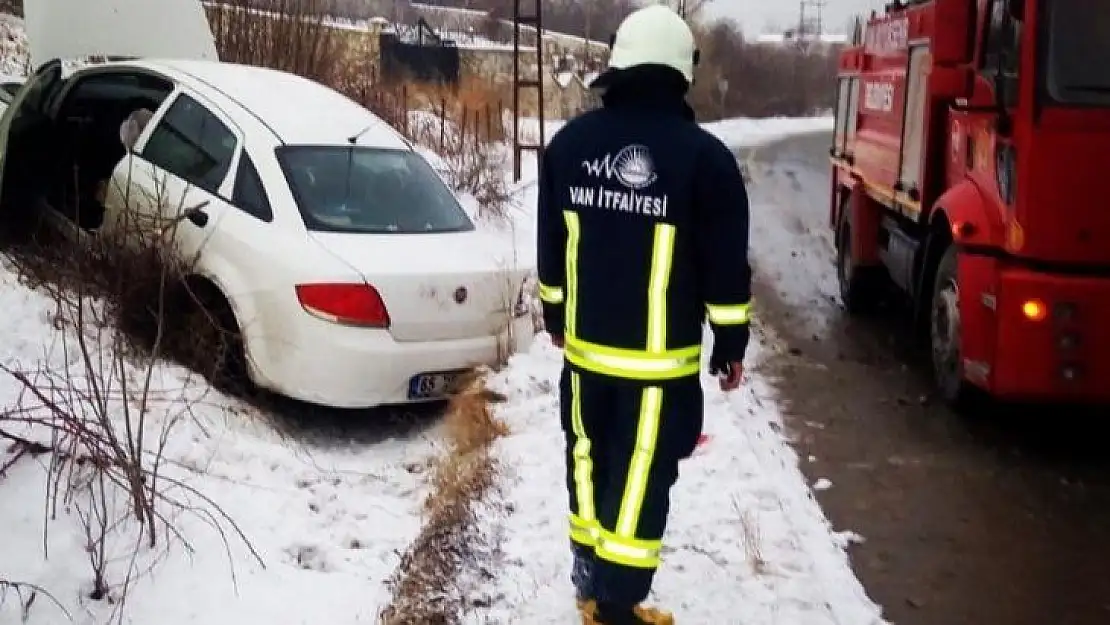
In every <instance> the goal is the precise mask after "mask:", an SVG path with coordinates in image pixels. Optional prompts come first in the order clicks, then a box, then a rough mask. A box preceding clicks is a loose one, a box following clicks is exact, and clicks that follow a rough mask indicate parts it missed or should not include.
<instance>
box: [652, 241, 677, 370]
mask: <svg viewBox="0 0 1110 625" xmlns="http://www.w3.org/2000/svg"><path fill="white" fill-rule="evenodd" d="M674 235H675V227H674V226H672V225H671V224H656V226H655V241H654V243H653V244H652V246H651V277H650V279H649V280H648V307H647V310H648V318H647V326H648V327H647V350H648V351H649V352H651V353H653V354H658V353H661V352H664V351H666V349H667V286H668V285H669V284H670V281H671V258H672V256H673V255H674Z"/></svg>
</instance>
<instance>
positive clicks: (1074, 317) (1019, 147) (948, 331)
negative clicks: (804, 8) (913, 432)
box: [829, 0, 1110, 406]
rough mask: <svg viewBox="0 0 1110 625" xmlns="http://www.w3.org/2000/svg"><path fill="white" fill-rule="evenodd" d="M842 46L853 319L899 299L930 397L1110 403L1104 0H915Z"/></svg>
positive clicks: (1108, 7)
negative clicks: (929, 366)
mask: <svg viewBox="0 0 1110 625" xmlns="http://www.w3.org/2000/svg"><path fill="white" fill-rule="evenodd" d="M861 30H862V32H861V33H860V36H858V37H857V39H856V41H855V43H854V44H853V45H852V46H850V47H848V48H846V49H845V50H844V52H843V53H842V54H841V59H840V74H839V77H838V78H839V80H838V87H837V88H838V96H839V100H838V105H837V115H836V132H835V133H834V136H835V138H834V144H833V146H832V148H831V150H830V154H831V157H832V186H831V203H830V210H829V223H830V226H831V227H832V228H834V229H835V231H836V242H837V250H838V271H837V273H838V276H839V280H840V289H841V295H842V296H843V300H844V303H845V306H846V308H847V309H848V310H849V311H850V312H852V313H856V314H858V313H864V312H872V313H873V312H875V310H876V309H877V308H878V306H877V305H878V303H879V302H880V301H882V300H883V299H884V297H885V296H886V295H889V293H891V292H892V289H891V287H892V286H893V287H894V289H893V292H895V293H904V294H906V295H908V296H909V297H908V299H909V301H910V302H911V303H912V309H913V311H914V317H915V321H916V323H915V327H916V328H917V329H918V330H920V331H921V333H922V334H923V335H924V334H926V333H927V334H928V337H929V341H930V345H931V352H932V361H933V370H934V374H935V378H936V382H937V387H938V389H939V392H940V394H941V396H942V397H943V398H944V399H945V400H946V401H947V402H949V403H950V404H953V405H957V406H958V405H960V404H961V403H963V400H964V399H966V398H967V397H968V391H971V390H974V389H980V390H983V391H986V392H987V393H988V394H989V395H990V396H993V397H995V398H997V399H1006V400H1018V401H1053V402H1056V401H1061V402H1063V401H1068V402H1070V401H1076V402H1095V403H1103V402H1106V401H1108V400H1110V195H1101V193H1102V191H1103V190H1104V188H1103V187H1101V186H1099V185H1100V184H1101V183H1102V182H1110V0H918V1H916V2H907V1H904V0H903V1H902V2H893V3H891V4H890V5H888V6H887V7H886V9H885V11H883V12H882V13H873V14H872V15H871V17H870V19H869V20H868V21H867V23H866V25H865V26H864V28H862V29H861Z"/></svg>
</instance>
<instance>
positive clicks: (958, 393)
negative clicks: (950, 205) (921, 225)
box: [929, 245, 971, 409]
mask: <svg viewBox="0 0 1110 625" xmlns="http://www.w3.org/2000/svg"><path fill="white" fill-rule="evenodd" d="M956 261H957V252H956V246H954V245H949V246H948V249H947V250H945V252H944V255H943V256H942V257H941V259H940V263H939V265H938V266H937V274H936V280H935V282H934V283H933V297H932V303H931V305H930V307H929V339H930V341H929V344H930V348H931V349H930V352H931V355H932V363H933V379H934V381H935V383H936V387H937V392H938V393H939V394H940V397H941V399H942V400H943V401H944V402H945V403H946V404H948V406H949V407H951V408H953V409H962V408H964V407H966V406H967V404H968V402H969V400H970V392H971V387H970V385H969V384H968V383H967V381H966V379H965V378H964V368H963V356H962V354H961V348H960V338H961V333H962V329H963V328H962V325H961V319H960V307H959V295H960V285H959V281H958V280H957V273H956Z"/></svg>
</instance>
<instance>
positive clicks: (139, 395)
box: [0, 198, 261, 614]
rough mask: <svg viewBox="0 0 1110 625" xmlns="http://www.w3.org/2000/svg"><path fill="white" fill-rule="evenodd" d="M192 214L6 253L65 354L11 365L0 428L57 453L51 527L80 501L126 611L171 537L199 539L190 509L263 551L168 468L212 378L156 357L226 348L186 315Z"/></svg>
mask: <svg viewBox="0 0 1110 625" xmlns="http://www.w3.org/2000/svg"><path fill="white" fill-rule="evenodd" d="M156 201H158V202H159V203H161V201H162V198H156ZM191 208H192V207H189V209H191ZM188 212H189V210H188V209H186V210H180V211H179V212H178V215H179V216H178V217H167V218H165V219H160V220H154V221H153V222H150V223H143V222H141V221H140V220H137V219H136V220H130V219H124V220H122V222H121V223H122V225H121V227H120V228H119V229H117V230H113V231H112V232H111V233H100V234H97V235H88V234H84V235H76V236H69V237H61V236H58V233H57V231H56V230H52V229H43V230H37V231H36V230H31V231H30V232H26V233H24V235H25V236H24V237H22V238H21V239H18V240H19V243H17V244H14V245H12V246H9V248H8V250H7V258H6V259H5V261H6V262H7V264H9V265H10V266H11V267H12V268H13V269H14V270H15V273H16V274H17V275H18V276H19V278H20V279H21V281H22V282H23V283H24V284H25V285H27V286H30V287H32V288H34V289H35V290H37V291H38V292H39V293H41V294H43V295H45V296H46V298H47V299H48V301H50V302H51V308H52V310H51V311H50V312H49V322H50V323H51V324H52V326H53V329H54V330H55V344H54V348H53V349H54V353H53V356H55V357H54V358H48V361H47V363H45V364H41V365H35V366H29V365H26V364H21V365H14V364H13V365H9V364H3V365H0V372H2V373H3V374H4V375H6V376H9V377H10V378H11V379H12V380H14V381H15V383H16V386H17V388H18V389H19V393H18V396H17V397H16V399H15V401H14V402H13V403H12V404H11V405H9V406H5V407H3V408H2V409H0V439H5V440H7V441H10V442H11V443H12V446H11V447H10V450H9V451H10V452H11V454H12V457H13V459H12V460H11V461H10V462H13V463H14V462H16V461H18V460H19V459H20V458H21V457H25V456H26V455H29V454H34V455H42V454H46V455H47V458H48V463H47V466H46V469H47V473H48V479H47V491H46V494H45V497H46V507H45V519H44V521H45V523H44V532H47V533H48V532H49V527H50V523H49V522H50V521H53V520H55V519H57V518H58V516H59V513H62V514H65V513H67V512H71V511H72V512H73V514H74V516H75V517H76V519H77V521H78V523H79V524H80V526H81V527H82V528H83V530H84V535H85V545H84V550H85V553H86V554H87V557H88V563H89V569H90V579H89V582H88V585H87V588H86V589H85V591H84V592H85V596H86V597H87V598H88V599H91V600H94V601H108V602H109V603H110V604H111V605H112V606H113V608H112V610H113V612H115V613H118V614H122V610H123V607H124V603H125V599H126V596H127V592H128V589H129V588H130V585H131V584H132V583H133V581H134V580H135V579H136V578H137V577H138V576H140V575H141V574H143V573H144V572H146V571H147V570H149V567H152V566H154V565H155V564H156V563H157V562H158V561H159V559H160V558H162V557H164V556H165V554H166V553H167V552H168V550H169V549H170V547H171V544H172V542H173V541H175V540H176V541H178V542H180V543H181V544H183V545H184V546H185V548H186V549H189V550H191V547H190V546H189V543H188V540H187V538H186V537H185V536H184V535H182V534H181V533H180V532H179V531H178V530H177V527H178V524H179V522H180V520H181V517H182V515H185V514H191V515H194V516H195V517H197V518H199V519H201V520H202V521H204V522H205V523H208V524H209V525H211V526H212V527H213V528H214V529H215V530H216V531H218V532H219V533H220V535H221V536H223V537H224V541H225V544H226V545H228V546H229V548H230V538H231V537H232V536H234V537H236V538H237V539H239V540H241V541H242V542H243V543H244V544H246V545H247V547H248V548H249V549H250V551H251V552H252V553H253V554H254V555H255V557H256V558H258V554H257V553H256V552H254V550H253V547H250V543H249V541H248V540H247V538H246V537H245V535H244V534H243V533H242V531H241V530H240V529H239V528H238V526H237V525H236V524H235V523H234V521H233V520H232V519H230V518H229V517H228V516H227V515H226V514H225V513H224V512H223V511H222V509H221V508H220V507H219V505H218V504H216V503H215V502H214V501H212V500H211V499H209V498H208V497H206V496H205V495H204V494H203V493H201V492H199V491H198V490H197V489H196V488H195V487H193V486H191V485H190V484H188V483H186V482H184V481H182V480H180V479H177V478H176V477H173V476H172V475H171V474H170V473H167V472H166V471H165V469H166V450H167V446H168V444H169V442H170V441H171V439H172V438H173V437H174V435H175V433H176V431H177V429H178V428H179V426H181V425H182V424H183V423H185V422H186V421H188V420H190V419H193V418H194V416H195V415H194V413H193V408H194V406H196V405H197V404H198V403H201V402H203V401H205V398H206V396H207V393H208V387H207V386H206V385H204V384H199V383H198V381H197V380H195V379H194V378H196V377H197V376H195V375H186V374H184V373H182V374H180V375H166V373H167V372H166V371H165V370H164V369H161V368H160V366H159V364H158V363H159V362H160V361H161V360H163V359H164V358H166V357H168V356H178V357H181V358H184V357H185V356H186V355H188V354H191V353H199V352H204V353H207V354H208V355H209V357H210V356H211V354H213V353H218V350H219V349H220V348H219V346H217V345H213V344H206V345H197V344H196V343H197V337H198V336H217V337H219V336H220V335H218V334H212V333H206V332H203V331H198V330H200V329H199V328H196V327H192V328H190V327H187V326H186V325H185V323H184V322H185V320H186V319H197V318H198V317H197V316H195V315H194V316H191V317H185V316H184V315H183V314H182V313H183V312H184V310H185V309H186V308H187V307H186V306H183V303H184V302H183V300H181V299H180V297H181V296H180V293H181V292H182V290H183V289H184V288H185V287H184V285H185V284H186V281H185V277H186V276H187V275H189V273H190V271H191V265H192V263H191V259H183V258H180V256H179V255H178V254H177V253H176V252H175V251H174V245H173V243H172V241H173V239H174V235H175V233H176V229H177V225H178V224H179V223H180V221H181V220H182V219H184V218H185V215H186V214H187V213H188ZM126 213H129V211H125V214H126ZM30 222H31V223H34V220H33V219H32V220H30ZM40 223H45V222H40ZM143 330H145V331H146V332H142V331H143ZM167 385H168V386H167ZM45 543H46V541H45V538H44V544H45ZM259 562H261V559H260V558H259ZM27 609H29V607H28V608H27Z"/></svg>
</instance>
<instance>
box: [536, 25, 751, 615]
mask: <svg viewBox="0 0 1110 625" xmlns="http://www.w3.org/2000/svg"><path fill="white" fill-rule="evenodd" d="M697 59H698V52H697V50H696V48H695V45H694V36H693V33H692V32H691V30H690V28H689V27H688V26H687V24H686V23H685V21H684V20H683V19H682V18H681V17H680V16H679V15H678V14H676V13H675V12H674V11H672V10H671V9H669V8H667V7H665V6H662V5H653V6H649V7H647V8H644V9H641V10H638V11H636V12H634V13H632V14H631V15H629V16H628V18H627V19H626V20H625V21H624V22H623V23H622V24H621V26H620V28H619V29H618V31H617V34H616V36H615V37H614V40H613V47H612V53H611V58H610V64H609V68H608V69H607V70H606V71H605V73H604V74H603V75H602V76H600V77H599V78H598V79H597V81H596V82H595V83H594V85H593V86H595V87H599V88H600V91H601V95H602V102H603V105H602V106H601V107H600V108H599V109H597V110H594V111H590V112H587V113H585V114H583V115H581V116H579V117H577V118H575V119H573V120H571V121H569V122H568V123H567V124H566V126H565V127H564V128H563V129H562V130H560V131H559V132H558V133H556V134H555V136H553V137H552V139H551V142H550V144H549V147H548V149H547V150H546V152H545V154H544V157H543V159H542V163H541V171H540V182H539V215H538V236H537V244H538V250H537V252H538V270H539V281H540V297H541V300H542V301H543V313H544V319H545V322H546V327H547V329H548V331H549V333H550V334H551V338H552V342H553V343H554V344H555V345H556V346H558V347H561V348H563V349H564V355H565V363H564V368H563V373H562V379H561V383H560V404H561V417H562V425H563V430H564V432H565V434H566V457H567V489H568V491H569V499H570V511H571V514H570V539H571V550H572V554H573V558H574V567H573V572H572V581H573V582H574V585H575V588H576V591H577V595H578V596H577V599H578V608H579V610H580V612H581V613H582V618H583V623H585V624H587V625H625V624H642V623H673V622H674V619H673V616H672V615H671V614H670V613H668V612H666V611H663V610H661V609H658V608H651V607H647V606H645V605H644V601H645V599H646V598H647V596H648V593H649V590H650V588H651V584H652V579H653V577H654V575H655V571H656V569H657V567H658V566H659V554H660V549H661V547H662V540H661V539H662V537H663V532H664V528H665V526H666V522H667V515H668V508H669V493H670V489H671V487H672V486H673V484H674V483H675V481H676V480H677V477H678V466H679V462H680V461H681V460H683V459H684V458H687V457H689V456H690V455H691V454H692V453H693V451H694V448H695V446H696V443H697V440H698V438H699V436H700V434H701V426H702V412H703V408H704V406H703V396H702V387H701V382H700V377H699V373H700V367H701V352H702V329H703V324H704V322H705V320H706V319H707V318H708V321H709V324H710V326H711V328H712V330H713V335H714V336H713V338H714V340H713V348H712V353H711V357H710V359H709V369H710V373H711V374H714V375H716V376H717V377H718V379H719V381H720V386H721V389H722V390H725V391H730V390H734V389H736V388H738V387H739V385H740V380H741V374H742V371H743V367H742V362H743V359H744V353H745V351H746V349H747V344H748V337H749V331H748V312H749V299H750V287H751V270H750V267H749V265H748V259H747V248H748V200H747V193H746V190H745V188H744V181H743V179H742V177H741V174H740V168H739V166H738V165H737V162H736V159H735V158H734V157H733V155H732V154H731V153H730V152H729V150H728V148H726V147H725V145H724V144H722V143H721V142H720V141H719V140H717V139H716V138H714V137H713V136H712V135H710V134H709V133H707V132H705V131H704V130H702V129H701V128H700V127H699V126H698V125H697V124H696V123H695V122H694V115H693V111H692V109H691V108H690V107H689V106H688V105H687V104H686V101H685V96H686V93H687V92H688V90H689V88H690V86H691V84H692V83H693V74H694V68H695V66H696V64H697Z"/></svg>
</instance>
